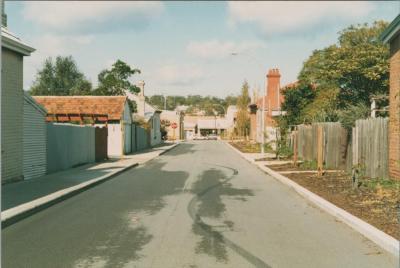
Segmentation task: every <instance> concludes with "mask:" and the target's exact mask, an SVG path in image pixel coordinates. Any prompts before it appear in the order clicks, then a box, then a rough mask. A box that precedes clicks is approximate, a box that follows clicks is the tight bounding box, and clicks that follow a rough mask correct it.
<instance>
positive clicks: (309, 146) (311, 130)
mask: <svg viewBox="0 0 400 268" xmlns="http://www.w3.org/2000/svg"><path fill="white" fill-rule="evenodd" d="M319 127H321V128H322V130H323V131H322V132H323V134H322V137H321V139H322V157H323V162H324V164H325V167H326V168H328V169H344V168H345V166H346V153H347V139H348V137H347V131H346V130H345V129H344V128H343V127H342V126H341V124H340V123H336V122H329V123H314V124H312V125H299V126H298V127H297V133H294V135H295V137H296V138H297V142H296V145H297V152H298V158H299V159H301V160H305V161H317V157H318V128H319ZM293 144H294V142H293Z"/></svg>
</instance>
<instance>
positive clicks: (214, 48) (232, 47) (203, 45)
mask: <svg viewBox="0 0 400 268" xmlns="http://www.w3.org/2000/svg"><path fill="white" fill-rule="evenodd" d="M261 47H264V44H263V43H261V42H259V41H243V42H239V43H235V42H232V41H218V40H210V41H192V42H190V43H189V44H188V46H187V47H186V51H187V52H188V53H189V54H190V55H192V56H195V57H200V58H203V59H221V58H225V57H229V56H230V55H231V54H232V53H243V52H248V51H252V50H255V49H258V48H261Z"/></svg>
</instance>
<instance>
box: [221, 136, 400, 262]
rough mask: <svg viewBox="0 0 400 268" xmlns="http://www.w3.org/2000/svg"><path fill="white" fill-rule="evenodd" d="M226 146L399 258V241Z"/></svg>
mask: <svg viewBox="0 0 400 268" xmlns="http://www.w3.org/2000/svg"><path fill="white" fill-rule="evenodd" d="M226 144H227V145H228V146H229V147H230V148H231V149H233V150H234V151H236V152H237V153H238V154H240V155H241V156H242V157H243V158H244V159H246V160H247V161H249V162H250V163H253V164H255V165H256V166H257V167H258V168H259V169H261V170H262V171H264V172H265V173H267V174H269V175H271V176H272V177H273V178H275V179H276V180H278V181H280V182H281V183H283V184H285V185H287V186H289V187H290V188H292V189H293V190H295V191H296V192H297V193H298V194H300V195H301V196H302V197H303V198H305V199H307V200H308V201H310V202H312V203H313V204H315V205H316V206H318V207H319V208H320V209H322V210H323V211H325V212H327V213H329V214H331V215H332V216H334V217H335V218H337V219H339V220H340V221H342V222H344V223H345V224H347V225H348V226H350V227H351V228H352V229H354V230H355V231H357V232H359V233H360V234H362V235H363V236H365V237H366V238H368V239H370V240H371V241H373V242H374V243H375V244H377V245H378V246H380V247H381V248H383V249H384V250H386V251H388V252H389V253H391V254H393V255H394V256H396V257H397V258H399V253H400V241H399V240H397V239H395V238H394V237H392V236H390V235H388V234H386V233H384V232H382V231H381V230H379V229H377V228H375V227H374V226H372V225H371V224H369V223H367V222H365V221H363V220H361V219H360V218H357V217H356V216H354V215H352V214H350V213H348V212H347V211H345V210H343V209H341V208H339V207H337V206H335V205H334V204H332V203H330V202H328V201H327V200H325V199H323V198H322V197H320V196H318V195H316V194H314V193H312V192H311V191H309V190H307V189H306V188H304V187H302V186H300V185H299V184H297V183H296V182H294V181H292V180H290V179H289V178H287V177H285V176H283V175H282V174H279V173H278V172H276V171H274V170H272V169H270V168H268V167H266V166H265V165H262V164H258V163H257V162H256V161H254V159H251V158H249V157H248V156H246V155H245V154H244V153H242V152H240V151H239V150H238V149H236V148H235V147H233V146H232V145H230V144H229V143H228V142H226Z"/></svg>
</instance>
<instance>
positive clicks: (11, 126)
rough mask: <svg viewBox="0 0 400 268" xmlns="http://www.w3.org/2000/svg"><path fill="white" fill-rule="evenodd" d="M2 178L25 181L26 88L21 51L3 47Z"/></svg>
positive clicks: (3, 179) (4, 179) (3, 180)
mask: <svg viewBox="0 0 400 268" xmlns="http://www.w3.org/2000/svg"><path fill="white" fill-rule="evenodd" d="M1 59H2V61H1V72H2V73H1V76H2V79H1V88H2V90H1V126H2V129H1V146H2V147H1V160H2V163H1V181H2V183H4V182H6V181H12V180H21V179H22V178H23V176H22V119H23V116H22V115H23V101H24V97H23V90H22V87H23V85H22V81H23V77H22V69H23V64H22V63H23V58H22V55H21V54H18V53H16V52H13V51H11V50H9V49H6V48H2V49H1Z"/></svg>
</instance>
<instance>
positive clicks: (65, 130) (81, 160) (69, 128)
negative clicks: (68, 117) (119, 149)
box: [47, 123, 96, 173]
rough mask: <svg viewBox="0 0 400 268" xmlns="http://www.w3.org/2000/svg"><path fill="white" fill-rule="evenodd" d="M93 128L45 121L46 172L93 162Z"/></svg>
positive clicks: (94, 158)
mask: <svg viewBox="0 0 400 268" xmlns="http://www.w3.org/2000/svg"><path fill="white" fill-rule="evenodd" d="M95 160H96V157H95V128H94V127H91V126H78V125H67V124H52V123H47V172H48V173H52V172H56V171H60V170H64V169H68V168H72V167H75V166H78V165H82V164H86V163H93V162H95Z"/></svg>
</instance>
